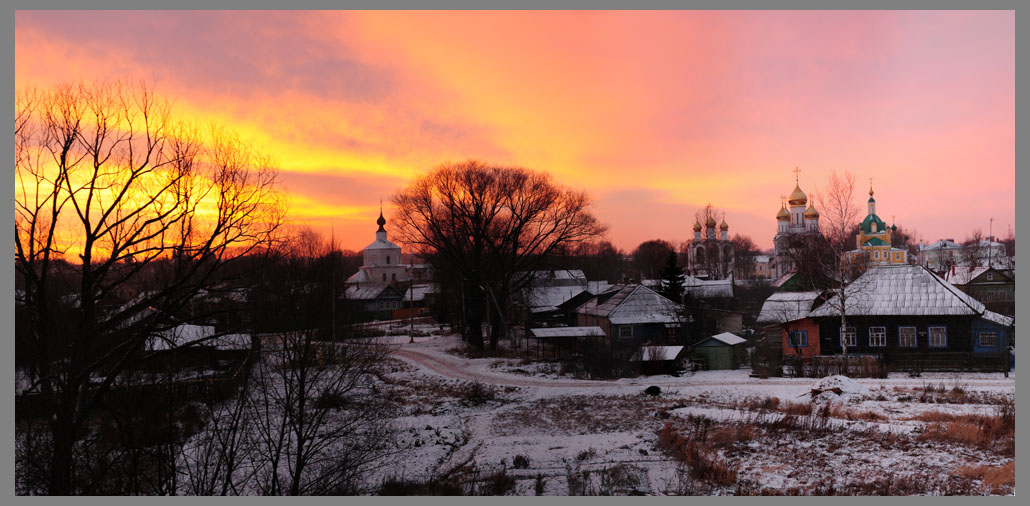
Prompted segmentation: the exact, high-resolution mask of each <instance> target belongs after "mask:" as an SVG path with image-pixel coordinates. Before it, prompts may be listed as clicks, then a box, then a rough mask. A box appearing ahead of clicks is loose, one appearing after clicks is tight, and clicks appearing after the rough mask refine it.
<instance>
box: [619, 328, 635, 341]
mask: <svg viewBox="0 0 1030 506" xmlns="http://www.w3.org/2000/svg"><path fill="white" fill-rule="evenodd" d="M619 337H620V338H623V339H626V338H630V337H633V326H632V325H621V326H619Z"/></svg>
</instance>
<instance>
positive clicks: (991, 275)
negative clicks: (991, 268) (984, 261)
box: [987, 272, 994, 281]
mask: <svg viewBox="0 0 1030 506" xmlns="http://www.w3.org/2000/svg"><path fill="white" fill-rule="evenodd" d="M987 281H994V273H993V272H988V273H987Z"/></svg>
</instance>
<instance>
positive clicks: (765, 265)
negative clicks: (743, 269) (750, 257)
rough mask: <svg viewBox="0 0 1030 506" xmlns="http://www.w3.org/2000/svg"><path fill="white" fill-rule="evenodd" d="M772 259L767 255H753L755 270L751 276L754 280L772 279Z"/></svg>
mask: <svg viewBox="0 0 1030 506" xmlns="http://www.w3.org/2000/svg"><path fill="white" fill-rule="evenodd" d="M771 267H772V257H771V256H769V255H755V270H754V272H752V273H751V276H752V277H753V278H755V279H769V278H772V269H771Z"/></svg>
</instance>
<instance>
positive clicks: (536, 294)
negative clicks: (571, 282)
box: [526, 286, 584, 312]
mask: <svg viewBox="0 0 1030 506" xmlns="http://www.w3.org/2000/svg"><path fill="white" fill-rule="evenodd" d="M583 291H584V290H583V288H582V287H580V286H541V287H537V288H530V289H528V290H527V296H526V302H527V305H528V306H529V308H530V311H533V312H540V311H554V310H556V309H558V306H559V305H561V304H562V303H564V302H566V301H568V300H569V299H571V298H573V297H575V296H577V295H579V294H581V293H583Z"/></svg>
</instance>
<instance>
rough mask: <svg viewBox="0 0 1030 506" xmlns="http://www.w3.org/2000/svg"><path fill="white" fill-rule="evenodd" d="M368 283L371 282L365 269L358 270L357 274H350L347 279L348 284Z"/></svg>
mask: <svg viewBox="0 0 1030 506" xmlns="http://www.w3.org/2000/svg"><path fill="white" fill-rule="evenodd" d="M369 281H372V278H371V277H369V275H368V271H367V270H365V269H358V272H355V273H354V274H351V277H349V278H347V282H348V283H368V282H369Z"/></svg>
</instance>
